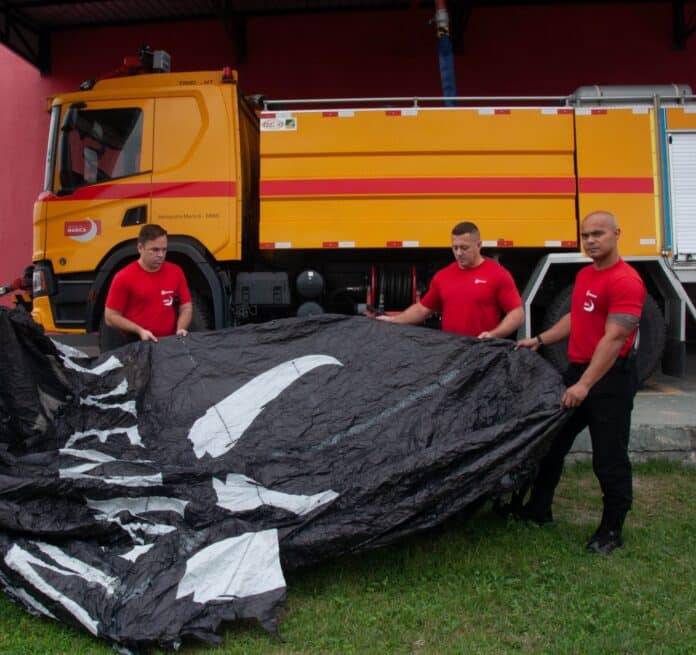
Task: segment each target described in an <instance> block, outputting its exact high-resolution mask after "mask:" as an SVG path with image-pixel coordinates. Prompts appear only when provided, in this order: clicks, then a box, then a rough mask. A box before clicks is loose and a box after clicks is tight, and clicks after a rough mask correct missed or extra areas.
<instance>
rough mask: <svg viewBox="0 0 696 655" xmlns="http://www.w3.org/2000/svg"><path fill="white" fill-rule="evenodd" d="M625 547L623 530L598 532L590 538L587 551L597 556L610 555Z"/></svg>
mask: <svg viewBox="0 0 696 655" xmlns="http://www.w3.org/2000/svg"><path fill="white" fill-rule="evenodd" d="M623 545H624V542H623V538H622V537H621V530H597V532H595V533H594V534H593V535H592V537H591V538H590V541H589V543H588V544H587V547H586V550H587V552H588V553H593V554H595V555H609V554H610V553H612V552H613V551H615V550H616V549H617V548H621V547H622V546H623Z"/></svg>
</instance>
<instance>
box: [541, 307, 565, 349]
mask: <svg viewBox="0 0 696 655" xmlns="http://www.w3.org/2000/svg"><path fill="white" fill-rule="evenodd" d="M539 336H540V337H541V339H542V341H543V342H544V343H545V344H551V343H558V342H559V341H563V339H567V338H568V337H569V336H570V312H569V313H567V314H566V315H565V316H562V317H561V318H560V320H559V321H558V322H557V323H556V324H554V325H552V326H551V327H550V328H549V329H548V330H544V331H543V332H540V333H539Z"/></svg>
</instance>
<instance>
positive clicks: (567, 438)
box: [517, 211, 646, 555]
mask: <svg viewBox="0 0 696 655" xmlns="http://www.w3.org/2000/svg"><path fill="white" fill-rule="evenodd" d="M620 234H621V230H620V229H619V227H618V225H617V223H616V219H615V218H614V216H613V215H612V214H610V213H609V212H605V211H596V212H592V213H591V214H588V215H587V216H586V217H585V219H584V220H583V222H582V228H581V233H580V235H581V237H582V244H583V248H584V249H585V252H586V253H587V255H588V256H589V257H590V258H591V259H592V261H593V263H592V264H590V265H589V266H586V267H585V268H583V269H582V270H581V271H580V272H579V273H578V274H577V276H576V278H575V286H574V287H573V295H572V300H571V306H570V312H569V313H568V314H566V315H565V316H563V317H562V318H561V319H560V320H559V321H558V323H556V324H555V325H554V326H552V327H550V328H549V329H548V330H545V331H544V332H542V333H541V334H539V335H537V336H536V337H532V338H530V339H522V340H520V341H518V342H517V347H518V348H519V347H527V348H532V349H533V350H536V349H537V348H539V346H542V345H544V344H551V343H557V342H559V341H562V340H563V339H566V338H567V339H569V342H568V359H569V361H570V365H569V367H568V370H567V371H566V373H565V375H564V381H565V383H566V385H567V388H566V390H565V393H564V394H563V397H562V399H561V406H562V407H565V408H575V412H574V413H573V415H572V416H571V417H570V419H569V420H568V422H567V423H566V424H565V426H564V427H563V429H562V430H561V432H560V433H559V434H558V435H557V436H556V438H555V440H554V442H553V443H552V445H551V448H550V450H549V452H548V454H547V455H546V457H545V458H544V459H543V460H542V462H541V465H540V468H539V473H538V475H537V479H536V480H535V482H534V485H533V487H532V493H531V496H530V499H529V501H528V502H527V504H526V505H525V506H524V507H523V508H522V510H521V513H520V516H521V518H523V519H528V520H531V521H534V522H535V523H539V524H542V523H549V522H551V521H552V520H553V519H552V515H551V503H552V501H553V495H554V491H555V489H556V486H557V485H558V481H559V480H560V478H561V472H562V470H563V459H564V458H565V456H566V454H567V453H568V451H569V450H570V448H571V446H572V445H573V441H574V440H575V437H576V436H577V435H578V434H579V433H580V432H581V431H582V430H583V429H584V428H585V427H589V430H590V437H591V439H592V465H593V469H594V472H595V475H596V476H597V479H598V480H599V484H600V487H601V489H602V494H603V504H604V511H603V512H602V520H601V523H600V525H599V528H598V529H597V530H596V532H595V533H594V534H593V535H592V537H591V538H590V541H589V543H588V544H587V550H588V551H590V552H592V553H597V554H601V555H608V554H609V553H611V552H612V551H613V550H614V549H616V548H620V547H621V546H623V538H622V535H621V530H622V528H623V523H624V520H625V518H626V514H627V513H628V511H629V509H630V508H631V502H632V480H631V462H630V460H629V458H628V439H629V435H630V430H631V411H632V409H633V397H634V396H635V393H636V390H637V388H638V375H637V371H636V366H635V358H634V357H633V343H634V341H635V337H636V331H637V328H638V322H639V321H640V314H641V311H642V308H643V303H644V302H645V297H646V290H645V285H644V284H643V281H642V279H641V277H640V275H638V273H637V272H636V270H635V269H634V268H633V267H631V266H629V265H628V264H627V263H626V262H624V261H623V259H621V257H620V256H619V251H618V243H617V242H618V238H619V235H620Z"/></svg>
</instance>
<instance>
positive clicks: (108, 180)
mask: <svg viewBox="0 0 696 655" xmlns="http://www.w3.org/2000/svg"><path fill="white" fill-rule="evenodd" d="M61 114H62V116H61V127H60V135H59V138H58V147H57V157H56V159H57V161H56V166H55V173H54V178H53V191H54V193H53V194H52V195H51V196H50V198H48V200H47V202H46V259H48V260H50V261H51V262H52V265H53V269H54V273H55V274H56V277H57V279H58V284H59V286H60V279H61V276H62V275H65V274H73V273H83V272H92V271H94V270H95V269H96V268H97V266H98V265H99V262H100V260H101V259H102V258H103V257H104V255H105V254H107V253H108V252H109V251H110V250H111V248H112V247H114V246H115V245H117V244H119V243H121V242H122V241H124V240H126V239H131V238H135V237H136V236H137V233H138V229H139V227H138V226H139V225H140V224H142V223H145V222H146V221H147V217H148V216H149V213H150V195H151V170H152V123H153V121H152V101H151V100H148V99H144V100H143V99H137V100H126V101H121V100H119V101H102V102H80V103H73V104H71V105H66V106H64V107H63V109H62V112H61Z"/></svg>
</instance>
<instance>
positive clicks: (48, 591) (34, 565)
mask: <svg viewBox="0 0 696 655" xmlns="http://www.w3.org/2000/svg"><path fill="white" fill-rule="evenodd" d="M55 550H57V549H55ZM46 554H47V555H48V553H46ZM49 556H50V555H49ZM66 558H67V559H70V560H73V559H74V558H70V557H68V556H67V555H66ZM77 561H79V560H76V562H77ZM62 563H63V562H61V564H62ZM5 564H7V566H8V567H9V568H11V569H12V570H13V571H16V572H17V573H19V574H20V575H21V576H23V577H24V578H25V579H26V580H27V582H29V584H31V585H32V586H33V587H34V588H36V589H37V590H38V591H39V592H41V593H42V594H43V595H44V596H47V597H48V598H50V599H51V600H54V601H55V602H57V603H59V604H60V605H62V606H63V607H64V608H65V609H66V611H68V612H69V613H70V614H72V616H74V617H75V619H77V621H79V622H80V623H81V624H82V625H83V626H85V628H87V630H89V631H90V632H91V633H92V634H93V635H95V636H96V634H97V633H98V627H99V622H98V621H97V620H96V619H94V618H92V617H91V616H90V615H89V613H88V612H87V610H85V609H84V608H83V607H82V606H80V605H78V604H77V603H76V602H75V601H74V600H72V599H71V598H68V597H67V596H65V594H63V593H62V592H60V591H59V590H58V589H56V588H55V587H54V586H53V585H51V584H50V583H48V582H47V581H46V580H44V579H43V578H42V577H41V574H40V573H39V570H41V569H48V570H50V571H53V572H55V573H57V574H59V575H62V576H65V577H66V578H69V577H72V576H73V575H75V574H76V573H77V574H78V575H82V574H81V573H78V571H77V569H79V568H80V567H79V566H77V565H73V566H71V567H69V568H68V570H67V571H66V569H64V568H59V567H58V566H53V565H52V564H50V563H48V562H46V561H44V560H42V559H39V558H38V557H36V556H34V555H32V554H31V553H29V552H27V551H26V550H24V549H23V548H21V547H20V546H17V545H16V544H15V545H13V546H12V547H11V548H10V550H9V551H8V552H7V554H6V555H5ZM80 564H82V565H84V566H85V567H87V566H88V565H86V564H84V562H80ZM89 568H92V567H89ZM66 586H69V582H67V581H66ZM110 593H113V588H112V589H111V592H110Z"/></svg>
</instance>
